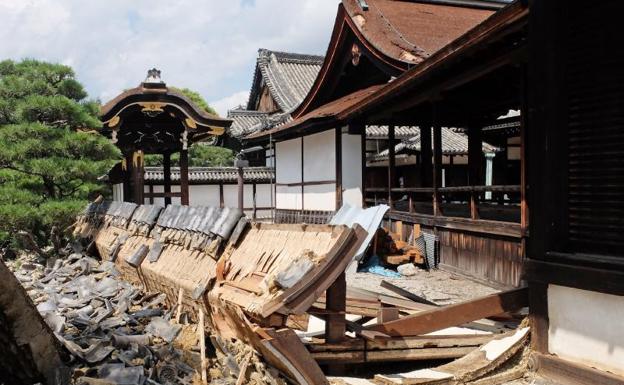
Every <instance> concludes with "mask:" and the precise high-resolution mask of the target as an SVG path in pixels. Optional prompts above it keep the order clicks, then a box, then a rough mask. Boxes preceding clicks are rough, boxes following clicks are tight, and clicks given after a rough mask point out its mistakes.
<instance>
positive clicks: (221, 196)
mask: <svg viewBox="0 0 624 385" xmlns="http://www.w3.org/2000/svg"><path fill="white" fill-rule="evenodd" d="M219 207H221V208H224V207H225V198H224V197H223V182H221V183H219Z"/></svg>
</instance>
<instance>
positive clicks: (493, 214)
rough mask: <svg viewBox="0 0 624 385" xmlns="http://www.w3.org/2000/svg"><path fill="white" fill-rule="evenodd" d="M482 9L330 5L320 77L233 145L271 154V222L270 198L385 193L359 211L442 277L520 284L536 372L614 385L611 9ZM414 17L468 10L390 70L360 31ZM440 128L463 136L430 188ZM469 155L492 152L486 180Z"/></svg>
mask: <svg viewBox="0 0 624 385" xmlns="http://www.w3.org/2000/svg"><path fill="white" fill-rule="evenodd" d="M492 4H493V2H485V1H470V2H466V1H453V0H450V1H426V2H424V1H423V2H407V1H382V0H368V1H366V2H363V1H348V0H345V1H343V3H342V5H341V6H340V8H339V15H338V18H337V22H336V27H335V30H334V35H333V37H332V41H331V43H330V47H329V50H328V54H327V55H326V60H325V62H324V64H323V67H322V69H321V72H320V75H319V78H317V81H316V82H315V85H314V86H313V87H312V90H311V92H310V94H308V96H307V97H306V99H305V100H304V102H303V103H302V104H301V105H300V107H298V108H297V109H296V110H295V111H294V112H293V114H292V118H293V120H292V121H290V122H287V123H285V124H282V125H278V126H276V127H273V128H271V129H269V130H266V131H262V132H257V133H254V134H251V135H250V136H248V139H249V140H250V143H259V142H261V141H262V140H267V139H270V140H271V141H272V142H271V143H274V145H275V148H276V150H277V151H276V179H277V184H276V186H277V202H276V204H277V209H278V211H279V209H281V207H284V205H286V202H288V204H290V205H294V208H293V209H294V210H300V211H305V210H306V209H307V203H306V202H308V201H309V200H311V197H313V194H314V192H313V191H314V190H315V189H316V190H318V189H319V187H318V186H329V188H327V189H326V190H325V191H324V193H326V194H327V197H329V196H331V195H333V196H335V205H333V207H332V205H328V207H327V209H328V210H332V209H334V208H335V207H339V206H340V205H341V204H343V203H345V202H349V203H353V204H356V203H357V198H356V199H353V196H351V197H347V195H348V194H345V192H346V191H347V190H348V189H349V187H350V185H349V184H347V183H346V182H345V180H346V179H348V178H353V179H354V180H357V181H359V182H360V183H361V184H360V185H359V189H360V192H361V195H360V197H359V198H360V202H361V204H364V205H367V204H371V202H370V198H368V197H369V194H370V193H375V194H379V193H381V194H382V195H385V197H386V199H385V201H383V200H381V199H380V198H379V197H377V198H376V203H379V202H385V203H387V204H389V205H390V206H391V210H390V211H389V213H388V214H387V219H388V223H387V225H388V226H390V227H395V224H396V223H401V226H400V228H402V229H404V230H405V229H409V228H410V226H405V224H406V223H410V224H414V225H419V226H421V227H422V228H423V229H424V231H430V232H433V233H435V234H437V236H438V238H439V242H440V249H441V250H440V251H441V252H440V258H441V262H442V266H443V267H444V268H448V269H451V270H456V271H460V272H462V273H463V274H468V275H472V276H474V277H475V278H479V279H482V280H487V281H489V282H491V283H499V284H502V285H528V286H529V288H530V293H531V298H530V314H531V319H532V346H533V349H534V353H535V354H534V355H533V356H532V367H533V369H535V370H537V371H538V373H541V374H543V375H545V376H547V377H549V378H552V379H554V380H556V381H558V382H562V383H571V384H623V383H624V369H623V368H624V364H623V363H624V332H623V331H622V328H621V322H622V319H624V286H623V283H624V254H623V252H622V250H624V243H623V242H624V241H623V239H624V238H622V232H623V231H624V221H623V220H622V213H624V211H623V210H624V200H623V199H622V196H623V193H622V191H623V189H624V172H623V170H624V169H623V168H622V159H624V157H623V154H622V150H621V149H622V147H623V146H624V125H623V121H624V120H623V118H624V117H623V116H622V114H624V108H623V106H622V100H623V98H622V96H623V94H624V83H622V82H621V81H620V80H621V79H622V77H623V76H624V54H623V51H622V50H621V49H620V47H621V46H622V43H624V34H622V33H620V31H619V26H620V22H619V18H620V15H621V13H622V11H624V4H623V3H621V2H618V1H614V0H603V1H599V2H595V3H592V4H591V5H588V4H585V3H580V2H571V1H564V0H548V1H543V0H533V1H528V2H527V1H516V2H513V3H511V4H506V6H505V7H503V8H502V9H500V10H498V11H497V12H496V13H493V14H492V12H491V11H484V10H483V7H486V8H487V6H488V5H492ZM420 6H427V7H432V8H431V9H430V12H428V13H427V15H428V16H427V17H433V16H431V15H435V14H436V10H437V11H440V12H442V14H444V15H445V17H449V18H450V17H452V16H453V15H454V16H455V17H458V16H457V15H464V16H465V15H466V14H467V13H468V14H470V13H471V12H474V14H479V13H478V12H477V10H475V9H472V8H471V6H474V7H478V9H479V12H483V13H482V14H480V15H481V16H483V18H482V20H473V25H471V26H467V27H466V31H464V32H462V33H458V34H457V36H452V38H449V41H448V42H445V43H444V44H440V45H439V46H437V47H434V49H430V50H429V51H427V49H426V44H424V43H421V44H422V45H421V46H419V45H418V44H416V45H415V46H413V47H412V49H411V50H410V51H407V52H409V53H410V54H411V55H407V56H406V57H408V58H410V59H412V60H413V63H410V64H409V65H407V63H406V67H405V68H404V69H403V70H399V69H396V68H394V69H393V68H392V66H390V65H389V61H387V60H389V59H388V58H389V56H388V55H389V54H391V53H392V51H389V50H381V49H379V47H381V43H380V42H379V39H381V36H382V34H375V33H373V32H372V31H378V30H377V29H376V26H378V25H376V24H375V21H374V20H375V18H376V17H377V16H378V15H379V12H380V10H382V11H383V12H382V14H383V15H384V20H385V21H387V23H386V25H394V27H395V28H392V30H393V31H401V27H400V24H392V23H393V19H392V15H393V12H391V11H390V9H392V8H394V7H396V9H395V13H394V15H397V14H400V15H403V16H405V18H407V19H410V20H411V23H412V24H411V25H410V27H409V28H410V30H412V31H416V30H418V29H419V25H420V23H423V25H426V22H425V21H424V20H422V19H419V18H418V17H417V16H416V15H414V14H410V13H409V10H410V9H417V8H418V7H420ZM412 7H413V8H412ZM398 9H400V11H398ZM488 12H489V13H488ZM420 16H421V17H422V15H420ZM446 20H447V21H448V19H446ZM460 24H461V23H459V22H452V23H447V24H444V23H436V26H438V27H440V26H444V27H446V26H448V25H452V26H453V27H456V26H458V25H460ZM368 28H370V29H369V30H368V31H366V29H368ZM440 28H443V27H440ZM434 30H435V28H429V27H428V28H426V29H425V30H424V31H421V32H422V33H420V34H416V33H414V35H408V34H407V33H405V34H401V36H400V37H402V38H405V39H404V40H403V39H399V40H395V41H394V43H395V44H394V45H393V48H394V49H399V48H398V47H400V44H399V42H401V41H403V42H405V41H412V42H418V41H419V40H418V39H419V38H421V39H423V41H424V42H430V41H432V40H428V39H427V38H426V34H427V31H429V32H431V31H434ZM450 35H452V34H450ZM385 36H387V35H385ZM406 37H407V38H406ZM410 39H411V40H410ZM419 47H420V48H421V49H417V48H419ZM423 47H424V48H423ZM386 48H387V47H386ZM419 52H420V53H421V54H418V53H419ZM422 52H425V54H422ZM394 59H398V60H399V61H400V58H397V57H394ZM384 62H385V64H386V66H383V65H381V64H382V63H384ZM395 63H396V62H395ZM381 68H383V69H384V70H385V71H387V72H383V70H381ZM392 71H397V72H398V73H394V74H393V73H392ZM382 74H383V76H382ZM395 77H396V78H395ZM374 126H376V127H381V126H386V127H388V128H387V132H388V137H387V140H388V147H387V151H386V153H385V154H384V155H386V154H387V165H386V166H387V175H386V176H387V183H385V185H372V186H371V185H370V184H369V183H370V182H369V180H368V178H367V176H366V175H367V172H368V169H369V167H368V165H367V161H366V160H367V157H368V155H367V146H366V145H365V144H364V142H365V141H367V130H368V129H369V128H370V127H374ZM403 127H418V129H419V138H418V142H419V143H418V144H419V145H418V146H414V150H413V152H414V153H413V154H411V156H414V162H413V164H410V165H408V166H407V167H411V168H412V170H413V174H414V177H413V178H412V179H411V180H410V179H409V178H404V180H403V182H402V183H399V182H400V181H399V178H397V164H396V162H397V153H398V152H401V151H403V148H401V147H400V146H399V144H400V143H402V142H399V141H397V135H396V133H397V132H398V131H399V130H401V129H403ZM445 128H454V130H453V131H454V132H459V133H463V134H465V135H466V136H467V146H468V151H467V152H468V153H467V158H468V159H467V177H466V178H465V179H464V180H463V181H462V182H461V183H460V180H459V179H457V180H454V181H452V182H449V183H444V184H443V180H444V179H443V177H442V175H443V170H444V162H443V158H444V156H445V153H444V148H445V145H444V141H445V135H444V132H445ZM357 137H359V138H360V139H359V142H358V141H357V140H356V139H355V138H357ZM345 142H346V143H354V145H353V148H352V149H351V150H346V149H345ZM319 143H322V144H319ZM485 143H488V144H489V145H492V146H493V147H495V148H497V149H498V150H497V151H496V156H495V157H494V159H496V158H498V160H497V162H498V164H497V165H496V166H494V165H492V167H494V168H495V169H496V170H497V171H496V172H493V173H492V174H491V180H490V181H489V183H488V181H486V175H487V173H486V172H485V169H486V168H487V161H484V158H485V156H486V154H487V152H484V148H485V147H486V145H485ZM308 146H310V147H308ZM315 146H316V147H315ZM403 147H405V144H403ZM312 148H315V150H312ZM355 149H359V156H358V154H356V151H355ZM416 150H418V151H416ZM368 152H370V149H369V151H368ZM319 154H322V155H319ZM499 155H501V156H499ZM321 159H322V160H321ZM328 161H329V164H330V165H331V164H335V166H336V167H335V168H334V167H330V168H331V172H330V173H329V174H328V175H323V176H322V177H321V178H318V177H317V179H313V178H310V179H308V178H307V177H306V175H311V176H312V177H315V176H316V175H315V174H314V172H315V170H318V167H319V166H318V165H319V164H325V165H327V163H328ZM288 164H291V165H292V164H294V165H295V166H291V168H290V169H289V168H288V167H289V166H288ZM358 166H359V168H358ZM280 168H282V170H280ZM299 168H300V170H301V171H300V172H298V173H295V171H297V170H299ZM284 170H286V171H288V173H286V174H284ZM334 170H335V171H334ZM403 172H404V171H403ZM347 174H348V175H349V176H348V177H346V176H345V175H347ZM289 178H290V179H289ZM325 178H327V179H325ZM351 182H352V180H350V181H349V182H348V183H351ZM334 188H335V192H333V189H334ZM332 192H333V194H332ZM280 195H283V196H280ZM287 195H291V196H300V198H297V199H292V197H291V198H288V199H291V200H290V201H289V200H288V199H286V196H287ZM332 203H333V202H332ZM406 203H407V204H406ZM281 205H282V206H281ZM459 206H465V210H459ZM395 228H396V227H395Z"/></svg>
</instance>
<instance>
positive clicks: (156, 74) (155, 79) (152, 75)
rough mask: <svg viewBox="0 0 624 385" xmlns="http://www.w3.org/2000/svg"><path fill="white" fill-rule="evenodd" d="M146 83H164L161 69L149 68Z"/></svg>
mask: <svg viewBox="0 0 624 385" xmlns="http://www.w3.org/2000/svg"><path fill="white" fill-rule="evenodd" d="M145 83H164V82H163V81H162V79H161V78H160V70H159V69H156V68H152V69H151V70H148V71H147V77H146V78H145Z"/></svg>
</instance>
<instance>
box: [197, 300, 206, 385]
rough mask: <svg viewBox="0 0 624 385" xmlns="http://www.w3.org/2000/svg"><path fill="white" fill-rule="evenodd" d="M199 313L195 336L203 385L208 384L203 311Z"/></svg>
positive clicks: (200, 309)
mask: <svg viewBox="0 0 624 385" xmlns="http://www.w3.org/2000/svg"><path fill="white" fill-rule="evenodd" d="M198 312H199V324H198V325H197V336H198V337H199V354H200V355H201V358H200V360H201V379H202V383H203V384H204V385H207V384H208V373H207V369H208V363H207V361H206V336H205V335H204V333H205V329H204V309H202V308H201V307H200V308H199V309H198Z"/></svg>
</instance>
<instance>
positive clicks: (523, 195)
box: [520, 64, 529, 243]
mask: <svg viewBox="0 0 624 385" xmlns="http://www.w3.org/2000/svg"><path fill="white" fill-rule="evenodd" d="M527 76H528V72H527V65H526V64H524V65H523V70H522V88H521V92H522V107H521V108H520V230H521V232H522V237H523V243H524V241H526V234H527V231H528V229H529V204H528V201H527V184H528V179H527V178H528V176H527V150H526V146H527V134H528V130H527V118H528V94H527V82H528V78H527Z"/></svg>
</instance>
